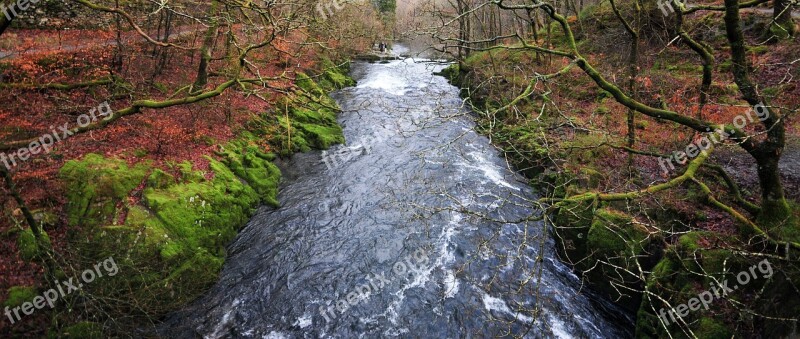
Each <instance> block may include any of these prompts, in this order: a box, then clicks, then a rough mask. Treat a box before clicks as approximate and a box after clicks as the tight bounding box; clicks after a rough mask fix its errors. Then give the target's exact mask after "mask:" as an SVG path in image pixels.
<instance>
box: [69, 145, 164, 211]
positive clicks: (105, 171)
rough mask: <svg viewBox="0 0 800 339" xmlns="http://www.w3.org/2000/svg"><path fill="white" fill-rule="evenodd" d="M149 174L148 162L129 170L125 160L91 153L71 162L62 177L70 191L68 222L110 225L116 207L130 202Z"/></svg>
mask: <svg viewBox="0 0 800 339" xmlns="http://www.w3.org/2000/svg"><path fill="white" fill-rule="evenodd" d="M148 171H149V166H148V165H147V164H145V163H142V164H138V165H136V166H133V167H129V166H128V165H127V164H126V163H125V161H124V160H118V159H106V158H103V156H101V155H98V154H87V155H86V156H85V157H84V158H83V159H82V160H70V161H67V162H66V163H65V164H64V166H63V167H62V168H61V170H60V172H59V173H60V176H61V178H62V179H63V180H64V182H65V183H66V185H67V186H66V189H67V200H68V201H69V202H68V203H67V207H66V211H67V220H68V223H69V225H70V226H83V227H92V226H98V225H101V224H105V223H110V221H111V220H110V219H111V218H112V217H113V216H114V211H115V206H116V205H117V204H118V203H120V202H122V201H124V200H127V197H128V195H129V193H130V192H131V191H133V189H134V188H136V187H137V186H139V184H141V182H142V181H143V180H144V178H145V175H146V174H147V172H148Z"/></svg>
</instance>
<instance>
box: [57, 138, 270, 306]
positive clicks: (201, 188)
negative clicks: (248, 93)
mask: <svg viewBox="0 0 800 339" xmlns="http://www.w3.org/2000/svg"><path fill="white" fill-rule="evenodd" d="M248 137H252V136H248ZM226 147H227V148H223V149H225V152H223V153H222V154H221V155H222V156H223V161H224V163H223V162H220V161H217V160H215V159H210V158H209V159H208V161H209V167H210V172H209V175H208V177H211V179H207V178H206V177H207V176H206V173H204V172H201V171H196V170H194V168H193V166H192V165H191V163H188V162H184V163H181V164H178V165H177V167H178V169H179V170H180V172H181V173H182V180H181V181H180V182H177V181H176V180H175V179H174V178H173V177H172V176H171V175H169V174H167V173H165V172H163V171H160V170H152V172H151V173H150V174H151V176H150V177H149V178H148V180H147V186H146V188H145V189H144V191H143V193H142V195H143V202H142V203H143V205H134V206H123V208H124V209H125V211H126V212H127V213H126V215H127V218H126V219H125V223H124V224H123V225H113V224H111V223H110V222H105V223H100V222H98V223H97V224H96V225H95V226H93V227H87V226H84V227H83V228H81V234H80V235H79V236H76V237H74V238H73V246H74V247H75V248H77V249H78V250H79V251H80V253H81V257H82V258H83V260H85V261H86V262H84V263H80V264H77V265H76V266H78V267H83V266H87V265H88V266H91V265H92V264H93V263H96V262H100V261H101V260H103V259H106V258H108V257H113V258H117V259H119V262H118V264H119V272H120V273H119V275H118V276H115V277H113V278H104V279H98V280H97V281H96V282H95V283H93V284H92V285H91V286H87V287H86V289H87V293H91V294H92V295H94V296H97V297H98V298H101V299H102V298H109V299H113V300H125V301H126V302H125V303H122V304H124V305H137V306H136V308H130V309H125V307H126V306H120V307H121V308H122V309H124V310H122V311H120V312H124V313H130V314H131V315H143V316H144V315H146V316H159V315H162V314H164V313H165V312H168V311H171V310H174V309H175V308H177V307H180V306H181V305H183V304H185V303H186V302H189V301H191V300H192V299H194V298H196V297H197V296H199V295H200V294H201V293H203V292H204V291H205V290H206V289H207V288H208V287H209V286H211V285H212V284H213V283H214V282H215V281H216V279H217V275H218V273H219V270H220V269H221V267H222V262H223V260H224V257H225V255H226V251H225V250H226V247H227V246H228V244H230V242H231V241H232V240H233V238H234V237H235V236H236V234H237V231H238V229H239V228H240V227H241V226H243V225H245V224H246V222H247V221H248V220H249V219H250V217H251V215H252V213H253V211H254V210H255V208H256V207H257V206H258V205H259V203H260V202H262V201H263V202H267V203H270V204H273V205H276V204H277V200H276V199H277V186H278V182H279V181H280V171H279V170H278V168H277V167H275V165H274V164H272V163H271V162H269V160H268V159H274V155H270V154H264V153H261V152H260V151H258V147H255V146H251V144H250V142H249V141H248V140H241V141H235V142H232V143H231V144H230V145H229V146H226ZM84 161H85V160H84ZM74 162H75V163H73V164H72V165H71V166H72V168H73V169H70V170H69V171H64V172H65V173H67V174H73V173H75V170H74V168H80V169H83V168H90V167H91V166H92V165H87V164H80V163H79V162H80V161H74ZM91 163H92V164H94V163H104V164H114V165H113V166H116V167H115V168H116V169H117V170H118V171H122V170H126V169H128V168H129V167H127V166H120V165H119V164H118V162H117V161H116V160H112V159H106V160H105V161H102V162H100V161H98V160H97V159H91ZM226 163H227V164H228V165H226ZM101 172H102V171H101ZM140 172H141V173H146V172H147V171H146V170H144V169H142V170H141V171H140ZM79 173H80V172H79ZM108 173H114V172H112V171H110V170H108ZM103 175H106V174H105V173H104V174H103ZM66 178H68V179H69V180H79V179H83V178H94V177H92V176H75V175H66ZM142 180H144V177H143V176H141V177H140V176H138V174H137V176H136V180H130V181H131V185H132V183H133V182H141V181H142ZM137 185H138V184H137ZM68 186H71V187H75V188H79V189H85V188H86V187H88V186H89V185H87V184H84V185H79V184H77V183H68ZM126 189H127V187H126ZM95 191H96V190H95ZM110 192H115V191H110ZM119 192H120V193H121V192H125V190H119ZM106 195H111V196H113V197H116V198H119V196H115V195H114V194H106ZM122 196H127V192H126V193H125V194H124V195H122ZM112 207H114V206H112ZM115 209H116V208H114V209H111V210H109V211H106V213H108V214H107V215H102V216H101V217H98V218H97V220H110V219H113V218H112V217H113V216H116V215H119V214H120V213H121V211H116V210H115Z"/></svg>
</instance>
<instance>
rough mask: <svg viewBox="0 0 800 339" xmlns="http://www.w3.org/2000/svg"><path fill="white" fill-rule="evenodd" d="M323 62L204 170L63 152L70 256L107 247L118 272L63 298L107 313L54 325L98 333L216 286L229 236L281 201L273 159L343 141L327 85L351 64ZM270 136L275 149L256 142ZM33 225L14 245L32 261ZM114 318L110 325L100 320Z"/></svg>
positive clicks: (102, 255) (85, 261) (91, 255)
mask: <svg viewBox="0 0 800 339" xmlns="http://www.w3.org/2000/svg"><path fill="white" fill-rule="evenodd" d="M322 66H323V69H324V71H322V72H321V74H320V75H319V76H316V77H314V78H311V77H309V76H307V75H305V74H299V75H298V77H297V81H296V85H297V87H299V90H297V91H295V92H294V93H292V94H289V95H287V96H286V97H285V98H282V99H281V101H280V104H279V105H277V106H278V107H277V108H278V109H277V110H276V111H275V112H270V113H263V114H260V115H259V116H258V117H256V118H254V119H253V120H252V121H251V122H250V123H249V125H248V126H247V128H246V130H243V131H242V132H241V133H240V135H239V137H238V138H237V139H235V140H233V141H230V142H228V143H226V144H224V145H220V147H219V148H218V149H219V151H217V152H216V154H209V155H206V159H207V160H208V161H209V163H210V166H209V170H208V171H198V170H197V169H195V168H193V166H192V164H191V163H189V162H182V163H173V164H170V165H169V166H171V168H165V169H163V170H162V169H160V168H155V167H154V166H153V164H152V163H150V162H148V161H143V162H140V163H137V164H133V165H129V164H127V163H126V161H124V160H121V159H114V158H107V157H103V156H101V155H97V154H88V155H86V156H84V157H83V158H82V159H75V160H71V161H68V162H66V163H65V165H64V166H63V167H62V169H61V171H60V177H61V179H62V180H63V182H64V185H65V187H66V192H67V200H68V204H67V205H66V206H65V213H66V215H67V221H68V227H69V231H68V232H69V233H68V238H69V242H70V244H69V246H68V248H69V249H70V251H71V252H74V255H72V256H71V258H69V259H68V262H69V265H70V266H72V267H74V268H75V270H76V271H77V272H80V270H82V269H81V268H91V267H92V266H93V265H94V264H96V263H98V262H102V261H103V260H104V259H106V258H109V257H113V258H114V260H115V262H116V263H117V264H118V266H119V273H118V274H117V275H115V276H113V277H104V278H102V279H98V280H97V281H95V282H93V283H91V284H86V286H85V287H84V289H83V291H82V294H83V295H84V296H90V297H88V298H83V297H79V298H80V301H78V300H77V298H76V299H73V300H68V302H69V303H70V304H71V307H74V306H75V305H76V304H73V303H80V307H81V308H82V309H86V310H91V312H85V313H86V314H106V315H107V318H108V319H82V318H81V317H80V316H78V317H75V316H74V315H70V314H54V316H53V319H54V321H53V323H54V328H53V329H52V330H51V334H52V335H53V336H71V337H99V336H100V335H102V334H103V333H108V331H111V333H114V332H113V331H116V330H118V329H120V328H134V327H136V326H137V323H138V324H141V323H142V321H143V320H144V321H148V320H154V319H157V318H158V317H160V316H161V315H164V314H165V313H167V312H170V311H173V310H176V309H178V308H180V307H181V306H182V305H184V304H186V303H187V302H190V301H192V300H193V299H195V298H196V297H198V296H199V295H201V294H202V293H203V292H204V291H206V290H207V289H208V288H209V287H210V286H211V285H213V284H214V283H215V282H216V281H217V278H218V274H219V272H220V269H221V268H222V265H223V263H224V260H225V256H226V246H228V244H230V243H231V241H232V240H233V239H234V238H235V236H236V235H237V233H238V231H239V230H240V229H241V228H242V227H243V226H244V225H245V224H246V223H247V221H248V220H249V219H250V218H251V216H252V214H253V213H254V211H255V210H256V208H257V207H258V206H260V205H262V204H266V205H269V206H273V207H277V206H278V204H279V202H278V200H277V195H278V184H279V182H280V179H281V172H280V170H279V169H278V167H277V166H275V164H273V163H272V161H273V160H275V158H276V157H277V156H278V155H281V156H289V155H291V154H292V153H294V152H298V151H299V152H306V151H309V150H312V149H326V148H328V147H330V146H331V145H333V144H336V143H343V142H344V135H343V133H342V129H341V127H340V126H339V125H338V123H337V122H336V114H337V112H338V110H339V108H338V106H337V104H336V102H335V101H334V100H333V99H332V98H331V97H330V96H329V95H328V93H329V92H330V91H332V90H335V89H340V88H344V87H347V86H352V85H354V84H355V82H354V81H353V80H352V79H351V78H349V77H348V76H347V75H346V74H347V72H348V69H347V64H345V65H344V66H340V67H337V66H335V65H334V64H333V63H332V62H330V61H327V60H326V61H324V62H323V65H322ZM265 141H266V142H267V143H268V144H269V145H270V149H272V150H275V151H276V152H278V155H276V154H273V153H265V152H264V151H262V150H263V149H264V147H263V146H260V145H263V144H264V143H265ZM170 173H172V174H170ZM29 233H30V231H25V232H23V233H22V234H21V236H20V237H19V243H20V248H21V251H22V255H23V257H25V258H28V259H29V260H32V259H34V258H36V257H37V253H36V246H35V241H34V240H33V236H32V234H29ZM11 294H12V298H10V299H9V300H8V302H7V303H6V304H7V305H11V306H16V305H17V304H20V303H22V302H25V301H29V300H30V299H32V298H33V297H34V296H35V295H37V294H36V290H35V289H33V288H30V287H14V288H12V290H11ZM111 319H115V320H113V321H114V324H110V323H108V322H105V321H107V320H111ZM126 322H127V323H126ZM56 324H57V325H56ZM65 324H67V325H65ZM70 324H71V325H70Z"/></svg>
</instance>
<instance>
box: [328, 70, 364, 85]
mask: <svg viewBox="0 0 800 339" xmlns="http://www.w3.org/2000/svg"><path fill="white" fill-rule="evenodd" d="M324 78H325V79H327V80H328V81H330V82H331V83H332V84H333V86H334V89H342V88H345V87H351V86H355V85H356V82H355V80H353V78H351V77H348V76H347V75H344V74H342V73H340V72H338V70H327V71H325V77H324Z"/></svg>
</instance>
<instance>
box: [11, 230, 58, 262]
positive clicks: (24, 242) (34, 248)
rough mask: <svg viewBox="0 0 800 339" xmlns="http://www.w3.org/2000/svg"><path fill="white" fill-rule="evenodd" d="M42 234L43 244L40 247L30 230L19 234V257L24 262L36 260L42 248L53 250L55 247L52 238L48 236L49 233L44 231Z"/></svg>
mask: <svg viewBox="0 0 800 339" xmlns="http://www.w3.org/2000/svg"><path fill="white" fill-rule="evenodd" d="M41 232H42V233H41V235H42V238H41V240H42V243H40V244H38V245H37V243H36V237H35V236H34V235H33V231H32V230H31V229H30V228H26V229H25V230H23V231H22V232H20V233H19V237H18V238H17V247H18V248H19V255H20V257H21V258H22V260H25V261H34V260H36V259H37V258H38V257H39V254H40V253H39V250H40V246H44V247H45V248H46V249H49V248H52V246H53V245H52V243H51V242H50V236H49V235H47V232H45V231H43V230H42V231H41Z"/></svg>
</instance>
